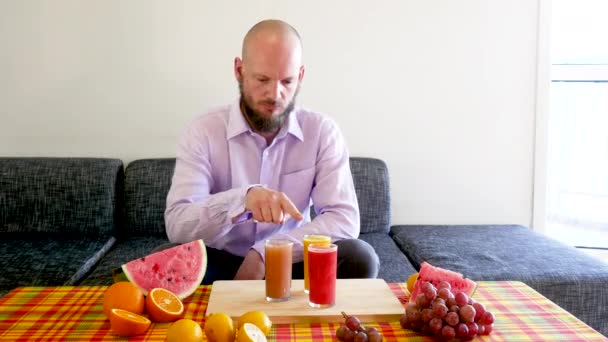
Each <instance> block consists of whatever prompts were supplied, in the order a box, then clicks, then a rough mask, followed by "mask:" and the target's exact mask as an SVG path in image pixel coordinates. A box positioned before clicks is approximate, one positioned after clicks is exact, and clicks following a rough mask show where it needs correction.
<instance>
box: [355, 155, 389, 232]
mask: <svg viewBox="0 0 608 342" xmlns="http://www.w3.org/2000/svg"><path fill="white" fill-rule="evenodd" d="M350 171H351V173H352V175H353V180H354V182H355V192H356V193H357V201H358V203H359V214H360V217H361V233H388V231H389V227H390V223H391V214H390V213H391V199H390V189H389V178H388V169H387V168H386V164H385V163H384V161H382V160H380V159H374V158H361V157H351V158H350Z"/></svg>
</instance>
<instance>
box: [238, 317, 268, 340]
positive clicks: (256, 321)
mask: <svg viewBox="0 0 608 342" xmlns="http://www.w3.org/2000/svg"><path fill="white" fill-rule="evenodd" d="M245 323H251V324H253V325H255V326H257V327H258V328H260V330H262V332H263V333H264V335H266V336H268V334H269V333H270V328H272V321H271V320H270V317H268V315H266V314H265V313H264V312H263V311H249V312H246V313H244V314H242V315H241V316H240V317H239V320H238V324H237V328H238V329H240V328H241V327H242V326H243V324H245Z"/></svg>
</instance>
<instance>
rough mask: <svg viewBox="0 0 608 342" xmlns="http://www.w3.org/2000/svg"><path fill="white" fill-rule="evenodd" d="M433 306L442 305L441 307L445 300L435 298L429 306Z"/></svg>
mask: <svg viewBox="0 0 608 342" xmlns="http://www.w3.org/2000/svg"><path fill="white" fill-rule="evenodd" d="M435 304H443V305H445V299H443V298H439V297H437V298H435V300H433V302H432V303H431V305H435Z"/></svg>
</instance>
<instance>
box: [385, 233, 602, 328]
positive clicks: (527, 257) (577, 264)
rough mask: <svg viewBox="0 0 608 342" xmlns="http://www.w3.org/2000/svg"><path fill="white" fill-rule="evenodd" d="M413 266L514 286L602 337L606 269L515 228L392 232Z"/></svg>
mask: <svg viewBox="0 0 608 342" xmlns="http://www.w3.org/2000/svg"><path fill="white" fill-rule="evenodd" d="M391 235H392V237H393V238H394V239H395V241H396V242H397V244H398V245H399V247H400V248H401V250H402V251H403V252H404V253H405V254H406V255H407V256H408V258H409V259H410V260H411V261H412V263H413V264H414V266H416V267H417V268H419V267H420V264H421V263H422V261H427V262H429V263H431V264H432V265H434V266H439V267H443V268H447V269H450V270H454V271H457V272H460V273H463V274H464V275H465V276H467V277H469V278H471V279H473V280H519V281H523V282H525V283H526V284H528V285H529V286H530V287H532V288H534V289H535V290H537V291H538V292H540V293H541V294H543V295H544V296H545V297H547V298H549V299H550V300H552V301H553V302H555V303H557V304H558V305H559V306H561V307H562V308H564V309H566V310H567V311H570V312H571V313H572V314H573V315H575V316H577V317H578V318H580V319H581V320H582V321H584V322H586V323H587V324H589V325H590V326H591V327H593V328H595V329H596V330H598V331H600V332H601V333H603V334H604V335H607V336H608V286H606V284H608V265H607V264H605V263H602V262H600V261H599V260H596V259H594V258H592V257H590V256H588V255H586V254H584V253H582V252H580V251H578V250H576V248H574V247H570V246H567V245H565V244H562V243H561V242H558V241H557V240H554V239H551V238H548V237H547V236H545V235H542V234H539V233H537V232H534V231H532V230H530V229H528V228H525V227H522V226H517V225H496V226H492V225H484V226H394V227H392V228H391Z"/></svg>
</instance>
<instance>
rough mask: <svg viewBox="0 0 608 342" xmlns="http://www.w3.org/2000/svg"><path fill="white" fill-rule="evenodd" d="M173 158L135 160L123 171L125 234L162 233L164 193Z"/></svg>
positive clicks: (171, 174) (168, 181) (173, 162)
mask: <svg viewBox="0 0 608 342" xmlns="http://www.w3.org/2000/svg"><path fill="white" fill-rule="evenodd" d="M174 169H175V158H166V159H141V160H135V161H133V162H131V163H129V165H127V168H126V170H125V212H124V214H125V224H126V235H127V236H149V235H155V236H161V237H166V236H167V234H166V232H165V218H164V213H165V207H166V201H167V193H168V192H169V188H170V187H171V178H172V177H173V170H174Z"/></svg>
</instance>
